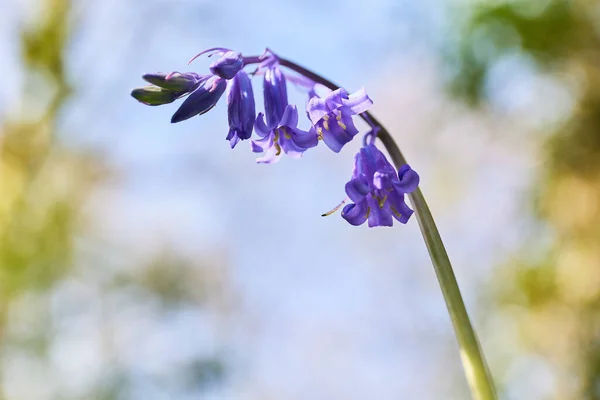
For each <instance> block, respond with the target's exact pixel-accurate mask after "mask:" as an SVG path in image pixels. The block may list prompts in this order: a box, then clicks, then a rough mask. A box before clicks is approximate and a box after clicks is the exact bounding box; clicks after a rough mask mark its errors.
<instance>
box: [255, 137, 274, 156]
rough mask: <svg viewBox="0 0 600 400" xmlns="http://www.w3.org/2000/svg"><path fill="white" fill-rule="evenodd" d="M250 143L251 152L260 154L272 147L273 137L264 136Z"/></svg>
mask: <svg viewBox="0 0 600 400" xmlns="http://www.w3.org/2000/svg"><path fill="white" fill-rule="evenodd" d="M251 143H252V151H253V152H255V153H262V152H263V151H267V150H269V149H270V148H271V147H273V135H265V136H264V137H262V138H260V139H257V140H252V141H251Z"/></svg>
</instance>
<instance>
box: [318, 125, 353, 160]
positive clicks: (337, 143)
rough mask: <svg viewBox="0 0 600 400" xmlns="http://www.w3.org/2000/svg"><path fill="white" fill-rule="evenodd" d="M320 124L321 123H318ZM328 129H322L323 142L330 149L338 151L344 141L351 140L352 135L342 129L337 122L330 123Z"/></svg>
mask: <svg viewBox="0 0 600 400" xmlns="http://www.w3.org/2000/svg"><path fill="white" fill-rule="evenodd" d="M320 126H322V124H320ZM329 128H330V129H329V130H325V129H323V130H322V132H323V142H325V144H326V145H327V147H329V148H330V149H331V150H332V151H334V152H336V153H339V152H340V150H342V147H344V145H345V144H346V143H348V142H349V141H351V140H352V138H353V137H354V136H352V135H350V134H349V133H348V132H346V131H345V130H343V129H342V128H341V127H340V126H339V125H337V124H334V123H332V124H330V125H329Z"/></svg>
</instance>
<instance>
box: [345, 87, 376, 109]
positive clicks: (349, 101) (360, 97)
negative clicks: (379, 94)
mask: <svg viewBox="0 0 600 400" xmlns="http://www.w3.org/2000/svg"><path fill="white" fill-rule="evenodd" d="M342 103H343V105H344V106H346V107H348V108H349V109H350V110H351V111H352V114H360V113H363V112H365V111H367V110H368V109H369V108H370V107H371V106H372V105H373V100H371V99H370V98H369V96H368V95H367V92H366V91H365V89H364V88H361V89H360V90H358V91H356V92H354V93H352V94H351V95H350V96H348V97H347V98H345V99H342Z"/></svg>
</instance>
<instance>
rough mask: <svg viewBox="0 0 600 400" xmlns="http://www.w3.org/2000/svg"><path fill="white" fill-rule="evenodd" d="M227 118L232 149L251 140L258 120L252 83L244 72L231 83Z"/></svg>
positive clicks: (228, 137)
mask: <svg viewBox="0 0 600 400" xmlns="http://www.w3.org/2000/svg"><path fill="white" fill-rule="evenodd" d="M227 117H228V119H229V134H228V135H227V140H229V142H230V144H231V148H233V147H235V145H236V144H237V143H238V141H240V140H245V139H250V136H252V128H253V127H254V120H255V119H256V109H255V106H254V93H253V91H252V82H251V81H250V78H249V77H248V74H246V73H245V72H244V71H240V72H238V74H237V75H236V76H235V77H234V78H233V80H232V81H231V84H230V88H229V94H228V96H227Z"/></svg>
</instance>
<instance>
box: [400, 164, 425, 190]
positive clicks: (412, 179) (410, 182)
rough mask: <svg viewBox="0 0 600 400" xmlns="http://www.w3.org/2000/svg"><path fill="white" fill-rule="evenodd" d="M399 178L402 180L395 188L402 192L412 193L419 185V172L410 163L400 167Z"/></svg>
mask: <svg viewBox="0 0 600 400" xmlns="http://www.w3.org/2000/svg"><path fill="white" fill-rule="evenodd" d="M398 179H400V182H399V183H396V184H395V185H394V188H395V189H396V190H397V191H399V192H401V193H412V192H413V191H414V190H415V189H416V188H417V186H419V180H420V178H419V174H417V173H416V171H414V170H413V169H412V168H411V167H410V165H408V164H405V165H403V166H402V167H400V170H399V171H398Z"/></svg>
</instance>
